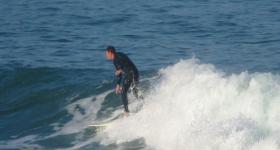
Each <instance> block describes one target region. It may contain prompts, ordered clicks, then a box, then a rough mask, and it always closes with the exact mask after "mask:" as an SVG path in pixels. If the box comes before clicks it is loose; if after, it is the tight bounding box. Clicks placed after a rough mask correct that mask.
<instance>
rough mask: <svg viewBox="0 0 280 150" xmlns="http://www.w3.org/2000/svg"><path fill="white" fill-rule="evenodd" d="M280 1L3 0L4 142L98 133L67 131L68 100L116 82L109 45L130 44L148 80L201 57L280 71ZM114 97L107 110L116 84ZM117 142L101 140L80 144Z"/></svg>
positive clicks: (6, 145)
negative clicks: (107, 54)
mask: <svg viewBox="0 0 280 150" xmlns="http://www.w3.org/2000/svg"><path fill="white" fill-rule="evenodd" d="M279 6H280V1H278V0H267V1H261V0H256V1H251V0H248V1H240V0H225V1H218V0H190V1H183V0H174V1H167V0H154V1H147V0H144V1H136V0H123V1H108V0H80V1H77V0H76V1H75V0H67V1H66V0H49V1H40V0H39V1H38V0H28V1H27V0H22V1H18V0H1V1H0V149H57V148H74V149H75V146H76V145H78V143H79V142H82V141H87V140H88V139H91V136H92V134H91V135H86V134H84V132H85V131H84V130H79V131H78V132H75V133H71V134H58V132H59V131H60V130H62V129H60V128H59V127H61V128H63V127H64V126H65V125H66V124H67V123H68V122H70V121H72V120H73V118H74V117H73V114H70V113H69V111H67V110H68V109H67V108H68V107H67V106H71V105H76V104H77V108H76V109H78V110H79V107H78V104H79V102H81V101H83V100H84V99H85V98H89V97H92V96H95V95H100V94H102V93H103V92H106V91H108V90H111V89H113V84H112V83H113V72H114V70H113V65H112V63H111V62H109V61H107V60H106V59H105V53H104V49H105V48H106V47H107V46H108V45H114V46H115V47H116V49H117V50H118V51H122V52H124V53H127V54H128V55H129V57H130V58H131V59H132V60H133V61H134V62H135V64H136V66H137V67H138V69H139V70H140V73H141V76H142V79H145V78H150V77H153V76H155V75H156V72H157V71H158V70H159V69H161V68H163V67H167V66H169V65H171V64H175V63H177V62H178V61H179V60H180V59H190V58H192V57H195V58H197V59H199V61H200V62H201V63H210V64H213V65H215V66H216V67H217V68H218V69H219V70H223V71H224V72H225V73H227V74H231V73H240V72H243V71H248V72H262V73H272V74H279V73H280V59H279V57H280V36H279V35H280V17H279V16H280V7H279ZM106 99H107V100H108V102H107V103H108V104H106V103H105V104H106V105H105V104H104V105H103V108H104V109H106V107H107V105H110V106H111V105H112V107H113V108H115V107H117V106H120V105H121V102H120V99H119V97H115V96H114V94H113V93H111V94H108V95H107V98H106ZM106 99H105V100H106ZM110 100H111V101H110ZM113 100H115V101H117V102H112V101H113ZM92 101H93V102H94V101H95V100H94V98H93V99H92ZM92 105H94V104H92ZM108 107H109V106H108ZM79 111H80V112H81V114H82V112H83V110H82V109H81V110H79ZM99 115H100V116H102V113H101V114H99ZM103 115H104V114H103ZM55 125H57V126H58V127H57V126H56V128H55ZM88 132H90V131H88ZM56 133H57V134H56ZM55 134H56V135H55ZM51 135H53V136H51ZM81 135H83V136H82V137H81ZM131 145H136V146H135V147H134V148H135V149H141V148H143V147H145V144H143V143H141V140H140V144H139V141H136V143H135V141H131V142H130V143H129V142H128V144H121V149H126V148H127V149H129V148H131ZM139 145H140V146H139ZM116 148H120V145H118V144H116V143H115V144H111V145H102V144H101V143H99V142H95V141H93V142H89V143H87V144H85V145H84V146H82V147H78V148H77V149H116Z"/></svg>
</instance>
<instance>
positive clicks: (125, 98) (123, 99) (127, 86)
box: [122, 81, 131, 112]
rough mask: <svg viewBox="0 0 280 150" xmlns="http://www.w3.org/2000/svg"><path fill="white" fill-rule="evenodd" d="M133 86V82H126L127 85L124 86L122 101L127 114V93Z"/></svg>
mask: <svg viewBox="0 0 280 150" xmlns="http://www.w3.org/2000/svg"><path fill="white" fill-rule="evenodd" d="M130 85H131V82H129V81H125V83H124V84H123V87H122V88H123V91H122V101H123V106H124V111H125V112H129V110H128V99H127V92H128V89H129V87H130Z"/></svg>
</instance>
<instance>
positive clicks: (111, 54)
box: [106, 51, 114, 60]
mask: <svg viewBox="0 0 280 150" xmlns="http://www.w3.org/2000/svg"><path fill="white" fill-rule="evenodd" d="M106 57H107V59H108V60H113V59H114V54H113V53H112V52H109V51H106Z"/></svg>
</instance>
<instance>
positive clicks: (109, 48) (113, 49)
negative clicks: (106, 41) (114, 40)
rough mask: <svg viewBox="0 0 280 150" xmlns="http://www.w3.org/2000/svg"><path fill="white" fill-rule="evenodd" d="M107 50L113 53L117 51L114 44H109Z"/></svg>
mask: <svg viewBox="0 0 280 150" xmlns="http://www.w3.org/2000/svg"><path fill="white" fill-rule="evenodd" d="M106 51H107V52H110V53H113V54H115V53H116V49H115V47H113V46H108V47H107V48H106Z"/></svg>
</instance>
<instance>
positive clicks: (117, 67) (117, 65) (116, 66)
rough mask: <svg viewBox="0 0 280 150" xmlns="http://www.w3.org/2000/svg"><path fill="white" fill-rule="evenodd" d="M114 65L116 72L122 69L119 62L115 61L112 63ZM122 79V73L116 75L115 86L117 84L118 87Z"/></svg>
mask: <svg viewBox="0 0 280 150" xmlns="http://www.w3.org/2000/svg"><path fill="white" fill-rule="evenodd" d="M114 65H115V68H116V70H120V69H122V66H121V62H120V61H119V60H115V61H114ZM122 78H123V75H122V73H120V74H119V75H116V76H115V81H116V84H119V85H120V84H121V81H122Z"/></svg>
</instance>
